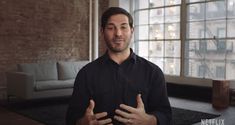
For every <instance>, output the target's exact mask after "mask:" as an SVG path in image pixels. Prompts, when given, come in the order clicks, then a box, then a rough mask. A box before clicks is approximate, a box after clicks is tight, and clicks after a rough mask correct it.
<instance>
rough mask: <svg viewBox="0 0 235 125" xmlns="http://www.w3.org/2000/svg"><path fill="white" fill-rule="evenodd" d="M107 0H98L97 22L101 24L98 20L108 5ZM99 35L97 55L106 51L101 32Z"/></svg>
mask: <svg viewBox="0 0 235 125" xmlns="http://www.w3.org/2000/svg"><path fill="white" fill-rule="evenodd" d="M108 3H109V0H100V1H99V7H100V11H99V15H100V16H99V24H100V25H101V22H100V20H101V15H102V13H103V12H104V11H105V10H106V9H108V7H109V4H108ZM99 35H100V36H99V55H102V54H104V53H105V51H106V45H105V42H104V40H103V38H102V37H101V34H99Z"/></svg>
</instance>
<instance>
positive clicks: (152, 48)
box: [149, 41, 164, 57]
mask: <svg viewBox="0 0 235 125" xmlns="http://www.w3.org/2000/svg"><path fill="white" fill-rule="evenodd" d="M163 47H164V46H163V41H153V42H150V45H149V56H150V57H163V56H164V55H163V54H164V53H163V52H164V51H163V50H164V49H163Z"/></svg>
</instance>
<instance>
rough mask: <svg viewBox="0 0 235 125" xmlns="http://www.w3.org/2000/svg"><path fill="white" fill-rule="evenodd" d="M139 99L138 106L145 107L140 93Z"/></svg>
mask: <svg viewBox="0 0 235 125" xmlns="http://www.w3.org/2000/svg"><path fill="white" fill-rule="evenodd" d="M136 100H137V108H143V109H144V103H143V101H142V98H141V94H138V95H137V97H136Z"/></svg>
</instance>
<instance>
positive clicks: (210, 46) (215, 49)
mask: <svg viewBox="0 0 235 125" xmlns="http://www.w3.org/2000/svg"><path fill="white" fill-rule="evenodd" d="M222 44H224V45H222ZM220 47H221V48H220ZM225 54H226V42H225V41H219V40H207V46H206V54H205V58H206V59H210V60H211V59H218V60H225Z"/></svg>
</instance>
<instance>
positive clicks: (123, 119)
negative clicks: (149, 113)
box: [114, 115, 133, 124]
mask: <svg viewBox="0 0 235 125" xmlns="http://www.w3.org/2000/svg"><path fill="white" fill-rule="evenodd" d="M114 119H116V120H117V121H119V122H122V123H125V124H127V123H132V122H133V121H132V120H131V119H126V118H123V117H120V116H117V115H115V116H114Z"/></svg>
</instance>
